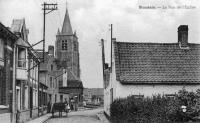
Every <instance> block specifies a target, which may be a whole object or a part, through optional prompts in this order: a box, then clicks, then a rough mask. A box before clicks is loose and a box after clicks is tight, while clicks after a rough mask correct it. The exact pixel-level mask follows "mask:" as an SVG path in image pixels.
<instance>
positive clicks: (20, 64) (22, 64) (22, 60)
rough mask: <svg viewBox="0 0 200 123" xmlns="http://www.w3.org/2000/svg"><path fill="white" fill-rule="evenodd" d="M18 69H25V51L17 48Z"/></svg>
mask: <svg viewBox="0 0 200 123" xmlns="http://www.w3.org/2000/svg"><path fill="white" fill-rule="evenodd" d="M17 56H18V57H17V58H18V67H20V68H26V49H25V48H22V47H18V54H17Z"/></svg>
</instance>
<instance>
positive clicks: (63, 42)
mask: <svg viewBox="0 0 200 123" xmlns="http://www.w3.org/2000/svg"><path fill="white" fill-rule="evenodd" d="M62 50H67V40H63V41H62Z"/></svg>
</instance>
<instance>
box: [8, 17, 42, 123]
mask: <svg viewBox="0 0 200 123" xmlns="http://www.w3.org/2000/svg"><path fill="white" fill-rule="evenodd" d="M11 31H12V32H13V33H14V34H15V35H16V36H17V37H18V40H17V42H16V47H15V54H14V56H15V59H14V61H15V76H14V77H15V78H13V79H14V81H15V85H16V86H15V88H16V90H15V92H16V93H15V94H16V95H15V98H16V104H15V108H16V109H15V111H16V121H17V122H25V121H27V120H29V119H30V118H35V117H37V116H38V79H39V78H38V69H39V59H38V56H37V54H36V52H35V51H34V50H33V49H32V48H31V45H30V44H29V42H28V33H29V31H28V29H27V28H26V24H25V19H14V20H13V23H12V25H11Z"/></svg>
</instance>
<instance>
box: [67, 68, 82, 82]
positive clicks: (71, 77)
mask: <svg viewBox="0 0 200 123" xmlns="http://www.w3.org/2000/svg"><path fill="white" fill-rule="evenodd" d="M67 80H78V81H80V79H79V78H78V77H76V75H74V73H73V72H72V71H71V70H69V69H68V70H67Z"/></svg>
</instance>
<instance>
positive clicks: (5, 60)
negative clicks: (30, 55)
mask: <svg viewBox="0 0 200 123" xmlns="http://www.w3.org/2000/svg"><path fill="white" fill-rule="evenodd" d="M17 39H18V37H17V36H16V35H14V34H13V33H12V32H11V31H10V30H9V28H7V27H5V26H4V25H3V24H1V23H0V119H1V122H3V123H5V122H6V123H7V122H8V123H9V122H13V117H14V108H15V105H14V94H13V93H15V89H14V86H13V76H14V74H15V71H14V64H13V55H14V46H15V45H14V44H15V42H16V41H17Z"/></svg>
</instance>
